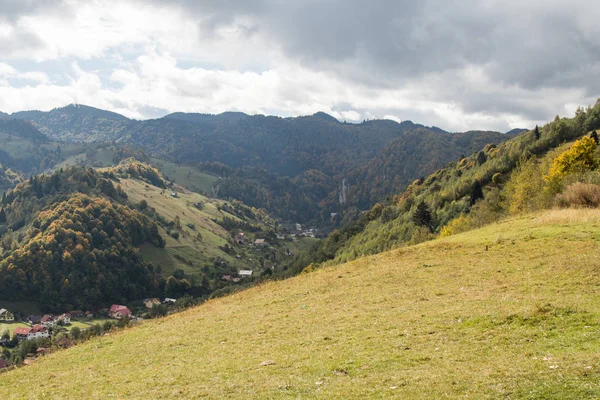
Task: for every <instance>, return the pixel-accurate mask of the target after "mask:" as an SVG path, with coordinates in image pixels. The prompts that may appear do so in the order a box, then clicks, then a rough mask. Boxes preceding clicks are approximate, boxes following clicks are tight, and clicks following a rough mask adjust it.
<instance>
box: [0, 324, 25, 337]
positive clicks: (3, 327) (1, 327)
mask: <svg viewBox="0 0 600 400" xmlns="http://www.w3.org/2000/svg"><path fill="white" fill-rule="evenodd" d="M17 328H30V326H29V325H27V324H24V323H22V322H12V323H10V324H9V323H3V322H0V335H2V334H3V333H4V332H6V331H8V332H9V333H10V336H11V337H12V335H13V334H14V333H15V329H17Z"/></svg>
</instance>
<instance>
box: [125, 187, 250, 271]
mask: <svg viewBox="0 0 600 400" xmlns="http://www.w3.org/2000/svg"><path fill="white" fill-rule="evenodd" d="M121 187H122V188H123V190H125V192H126V193H127V195H128V196H129V200H130V201H131V202H133V203H139V202H140V201H141V200H146V201H147V203H148V205H149V206H150V207H153V208H155V209H156V211H157V212H158V213H159V214H160V215H162V216H163V217H164V218H166V219H167V220H169V221H173V220H175V218H176V217H179V218H180V221H181V231H180V236H179V239H173V238H172V237H170V236H169V235H167V233H166V231H165V230H164V229H163V228H160V229H159V233H160V234H161V235H162V237H163V238H165V239H166V242H167V245H166V247H165V249H164V250H163V249H157V248H154V247H152V246H142V247H141V248H140V251H141V254H142V256H143V257H144V259H145V260H146V261H151V262H152V263H154V264H158V263H160V264H161V265H162V267H163V274H166V276H168V275H170V274H171V273H172V272H173V271H174V270H175V269H178V268H180V269H183V270H184V272H185V273H186V274H189V275H197V276H199V274H200V270H199V269H198V266H199V265H202V264H204V263H209V262H210V259H211V258H212V257H220V258H222V259H224V260H227V261H228V263H230V264H231V265H237V264H238V263H239V262H238V261H237V260H236V259H234V258H233V257H231V256H230V255H228V254H226V253H225V252H223V251H221V250H220V249H219V246H223V245H224V244H226V243H227V238H228V237H229V233H228V232H227V231H226V230H225V229H223V228H222V227H221V226H220V225H218V224H216V223H214V222H213V221H212V219H213V218H216V219H220V218H222V217H223V214H222V213H221V212H219V211H218V210H217V204H219V203H222V202H223V201H222V200H215V199H208V198H207V197H204V196H202V195H200V194H198V193H193V192H190V191H188V190H182V191H179V192H178V197H172V196H171V191H170V190H162V189H160V188H157V187H155V186H152V185H147V184H145V183H144V182H141V181H138V180H135V179H122V180H121ZM197 202H202V203H204V204H205V206H204V208H203V209H202V210H198V209H197V208H195V207H194V206H193V204H194V203H197ZM189 224H191V225H193V226H194V229H192V228H190V227H189V226H188V225H189ZM198 233H200V234H201V235H202V239H201V240H196V236H197V235H198ZM165 250H166V251H165ZM177 256H180V257H182V258H179V259H178V258H177ZM182 259H183V260H188V261H190V263H191V264H192V265H190V263H186V262H184V261H181V260H182Z"/></svg>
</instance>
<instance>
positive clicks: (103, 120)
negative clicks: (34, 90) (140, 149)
mask: <svg viewBox="0 0 600 400" xmlns="http://www.w3.org/2000/svg"><path fill="white" fill-rule="evenodd" d="M11 118H16V119H24V120H28V121H30V122H31V123H32V124H33V125H35V126H36V127H37V128H38V129H39V130H40V131H41V132H42V133H44V134H45V135H47V136H48V137H50V138H52V139H56V140H66V141H79V142H107V141H113V140H117V139H118V138H120V136H121V135H122V134H123V133H124V132H126V131H127V129H129V128H130V127H131V126H133V125H135V123H136V122H135V121H132V120H130V119H128V118H127V117H124V116H122V115H120V114H117V113H113V112H110V111H105V110H100V109H98V108H94V107H89V106H84V105H80V104H70V105H68V106H66V107H62V108H55V109H53V110H51V111H48V112H42V111H23V112H16V113H13V114H12V115H11Z"/></svg>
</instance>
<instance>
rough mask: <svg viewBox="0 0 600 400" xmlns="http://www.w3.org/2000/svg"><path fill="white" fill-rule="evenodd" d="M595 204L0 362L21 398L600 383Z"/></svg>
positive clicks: (423, 394) (408, 392) (547, 392)
mask: <svg viewBox="0 0 600 400" xmlns="http://www.w3.org/2000/svg"><path fill="white" fill-rule="evenodd" d="M599 240H600V212H599V211H598V210H555V211H546V212H539V213H535V214H528V215H526V216H523V217H518V218H513V219H509V220H505V221H503V222H501V223H496V224H492V225H489V226H486V227H484V228H482V229H479V230H475V231H471V232H467V233H462V234H458V235H454V236H451V237H449V238H444V239H439V240H435V241H432V242H428V243H423V244H420V245H417V246H411V247H406V248H403V249H398V250H394V251H391V252H387V253H383V254H380V255H377V256H373V257H368V258H362V259H360V260H357V261H354V262H351V263H348V264H343V265H340V266H337V267H330V268H324V269H321V270H318V271H316V272H313V273H308V274H303V275H301V276H298V277H296V278H293V279H290V280H286V281H282V282H271V283H266V284H264V285H261V286H259V287H256V288H253V289H250V290H247V291H245V292H242V293H238V294H235V295H232V296H229V297H226V298H221V299H217V300H211V301H209V302H207V303H205V304H204V305H202V306H199V307H196V308H193V309H190V310H188V311H186V312H183V313H179V314H175V315H171V316H169V317H166V318H164V319H160V320H155V321H149V322H144V323H143V324H142V325H140V326H137V327H134V328H131V329H128V330H126V331H124V332H119V333H115V334H112V335H109V336H105V337H101V338H96V339H93V340H91V341H89V342H87V343H85V344H83V345H80V346H76V347H73V348H70V349H68V350H64V351H58V352H56V353H54V354H51V355H49V356H46V357H43V358H41V359H39V360H38V361H36V362H35V363H34V364H33V365H32V366H28V367H24V368H21V369H18V370H15V371H9V372H7V373H4V374H2V376H1V379H0V397H2V398H5V399H13V398H14V399H17V398H48V399H50V398H83V397H85V398H90V399H92V398H93V399H105V398H112V397H114V398H174V397H177V398H200V397H207V398H256V399H264V398H298V397H301V398H340V399H342V398H389V397H392V398H424V399H425V398H428V399H429V398H474V399H480V398H532V399H533V398H536V399H538V398H539V399H549V398H557V399H559V398H560V399H567V398H572V399H581V398H596V397H598V396H600V385H599V384H598V382H599V375H598V371H599V368H600V365H599V364H598V357H599V355H600V353H599V350H598V349H600V337H599V336H598V335H597V333H596V331H597V330H598V329H599V328H600V306H599V304H600V297H599V296H600V295H599V294H598V291H597V290H596V288H597V286H598V285H599V284H600V276H599V275H598V270H599V268H600V261H599V260H600V246H599Z"/></svg>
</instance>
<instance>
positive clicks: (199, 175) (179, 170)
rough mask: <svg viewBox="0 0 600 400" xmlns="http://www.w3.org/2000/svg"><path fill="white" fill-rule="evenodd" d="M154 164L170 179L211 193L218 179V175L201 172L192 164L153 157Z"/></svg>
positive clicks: (190, 187) (187, 186)
mask: <svg viewBox="0 0 600 400" xmlns="http://www.w3.org/2000/svg"><path fill="white" fill-rule="evenodd" d="M152 164H153V165H154V166H156V167H157V168H158V170H159V171H160V173H161V174H163V175H164V176H166V177H168V179H169V180H171V181H175V182H176V183H177V184H179V185H182V186H184V187H186V188H188V189H190V190H194V191H201V192H203V193H210V191H211V189H212V187H213V184H214V183H215V182H216V181H217V177H216V176H213V175H209V174H206V173H204V172H200V171H199V170H198V168H195V167H192V166H188V165H179V164H175V163H172V162H168V161H164V160H159V159H157V158H153V159H152Z"/></svg>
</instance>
